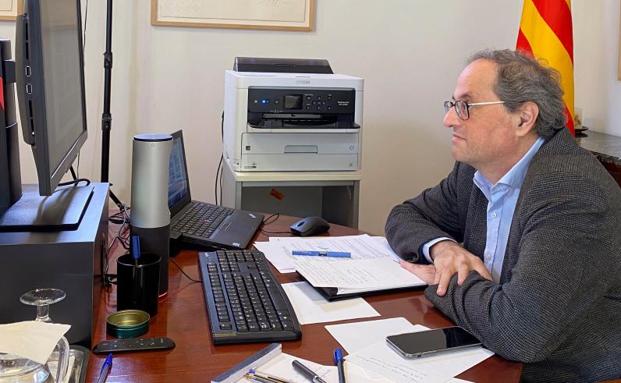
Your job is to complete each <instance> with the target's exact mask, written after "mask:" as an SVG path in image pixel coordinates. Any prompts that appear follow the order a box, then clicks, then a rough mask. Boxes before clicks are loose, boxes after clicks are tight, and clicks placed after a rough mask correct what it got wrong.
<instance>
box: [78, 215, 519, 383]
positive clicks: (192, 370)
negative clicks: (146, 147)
mask: <svg viewBox="0 0 621 383" xmlns="http://www.w3.org/2000/svg"><path fill="white" fill-rule="evenodd" d="M293 222H294V218H291V217H280V218H279V219H278V220H277V221H276V222H275V223H273V224H270V225H268V226H266V227H265V230H267V231H270V232H283V231H287V230H288V225H290V224H291V223H293ZM358 233H359V231H357V230H356V229H351V228H347V227H344V226H338V225H332V228H331V230H330V234H331V235H351V234H358ZM255 239H256V240H259V241H264V240H267V237H266V235H264V234H262V233H259V235H258V236H257V237H256V238H255ZM174 260H175V262H177V264H179V265H180V266H181V267H182V268H183V270H184V271H185V272H186V273H187V274H189V275H190V276H192V278H195V279H200V275H199V271H198V267H197V255H196V251H182V252H181V253H180V254H179V255H178V256H177V257H175V258H174ZM111 261H113V262H114V263H115V260H111ZM114 263H113V264H114ZM274 271H275V270H274ZM275 274H276V275H277V276H278V279H279V280H280V282H281V283H286V282H294V281H299V280H300V277H299V276H298V275H297V274H295V273H292V274H279V273H278V272H277V271H275ZM169 278H170V279H169V289H168V295H167V296H165V297H164V298H162V299H160V301H159V307H158V314H157V315H156V316H155V317H154V318H152V319H151V323H150V329H149V332H148V333H147V334H145V335H144V337H153V336H168V337H170V338H172V339H173V340H174V341H175V343H176V345H177V346H176V347H175V348H174V349H172V350H169V351H157V352H140V353H126V354H116V355H115V358H114V362H113V367H112V370H111V372H110V375H109V378H108V382H138V381H139V382H195V381H196V382H208V381H210V379H211V378H213V377H215V376H217V375H218V374H220V373H221V372H223V371H225V370H227V369H228V368H230V367H232V366H233V365H235V364H236V363H238V362H240V361H241V360H243V359H245V358H246V357H248V356H250V355H251V354H253V353H254V352H256V351H258V350H260V349H261V348H263V347H265V345H266V344H265V343H258V344H241V345H223V346H214V344H213V343H212V341H211V336H210V331H209V323H208V319H207V312H206V311H205V304H204V301H203V290H202V286H201V284H200V283H196V282H192V281H190V280H189V279H188V278H186V277H185V276H184V275H183V274H182V273H181V272H179V270H178V269H177V267H176V266H175V265H173V264H172V263H171V264H169ZM366 299H367V301H368V302H369V303H370V304H371V305H372V306H373V307H374V308H375V309H376V310H377V311H378V312H379V313H380V314H381V318H391V317H401V316H402V317H405V318H407V319H408V320H409V321H410V322H412V323H413V324H422V325H425V326H428V327H446V326H449V325H451V324H452V323H451V322H450V321H449V320H448V319H447V318H446V317H445V316H444V315H443V314H441V313H440V312H439V311H438V310H436V309H435V308H433V306H432V305H431V303H430V302H429V301H428V300H427V299H426V298H425V297H424V295H423V293H422V291H420V290H418V291H407V292H399V293H390V294H380V295H375V296H370V297H367V298H366ZM115 311H116V288H115V287H113V288H111V289H110V290H107V291H106V290H103V289H102V296H101V301H100V306H99V312H98V316H97V321H96V324H95V326H96V328H95V334H94V341H93V342H94V343H93V344H96V343H98V342H100V341H102V340H105V339H108V338H110V337H108V336H106V316H107V315H108V314H110V313H113V312H115ZM368 319H369V318H361V319H354V320H349V321H342V322H343V323H345V322H356V321H364V320H368ZM325 325H326V323H322V324H312V325H303V326H302V339H301V340H298V341H294V342H283V343H282V345H283V351H284V352H286V353H289V354H292V355H295V356H299V357H302V358H306V359H310V360H313V361H315V362H317V363H322V364H325V365H331V364H332V359H331V352H332V350H333V349H334V348H335V347H338V343H337V342H336V340H334V338H332V336H331V335H330V334H329V333H328V332H327V331H326V329H325V328H324V326H325ZM104 358H105V355H103V356H99V355H91V358H90V361H89V365H88V375H87V382H94V381H95V380H96V379H97V374H98V372H99V369H100V368H101V365H102V364H103V361H104ZM520 373H521V364H520V363H514V362H509V361H506V360H504V359H502V358H500V357H498V356H494V357H492V358H489V359H487V360H486V361H484V362H483V363H481V364H479V365H477V366H475V367H473V368H471V369H470V370H468V371H466V372H464V373H463V374H461V375H459V378H462V379H466V380H469V381H474V382H497V381H503V382H517V381H519V376H520Z"/></svg>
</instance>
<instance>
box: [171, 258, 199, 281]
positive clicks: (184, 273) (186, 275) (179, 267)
mask: <svg viewBox="0 0 621 383" xmlns="http://www.w3.org/2000/svg"><path fill="white" fill-rule="evenodd" d="M168 260H169V261H170V262H172V264H173V265H175V266H177V268H178V269H179V271H181V274H183V275H185V277H186V278H188V279H189V280H191V281H192V282H202V281H201V280H200V279H194V278H192V277H191V276H189V275H188V274H187V273H186V272H185V271H183V269H182V268H181V266H179V264H178V263H177V262H175V260H174V259H172V258H168Z"/></svg>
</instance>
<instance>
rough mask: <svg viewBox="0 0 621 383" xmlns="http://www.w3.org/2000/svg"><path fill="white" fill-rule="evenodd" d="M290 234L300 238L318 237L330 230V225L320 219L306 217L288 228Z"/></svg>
mask: <svg viewBox="0 0 621 383" xmlns="http://www.w3.org/2000/svg"><path fill="white" fill-rule="evenodd" d="M290 229H291V232H292V233H293V234H295V235H299V236H301V237H308V236H310V235H318V234H321V233H325V232H326V231H328V230H330V224H329V223H328V222H327V221H326V220H325V219H323V218H321V217H306V218H302V219H301V220H299V221H297V222H296V223H294V224H293V225H291V226H290Z"/></svg>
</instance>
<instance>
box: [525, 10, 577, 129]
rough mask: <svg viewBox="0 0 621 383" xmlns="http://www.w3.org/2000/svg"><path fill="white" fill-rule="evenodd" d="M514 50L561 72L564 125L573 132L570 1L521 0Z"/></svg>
mask: <svg viewBox="0 0 621 383" xmlns="http://www.w3.org/2000/svg"><path fill="white" fill-rule="evenodd" d="M516 47H517V49H519V50H521V51H525V52H529V53H530V54H532V55H533V56H534V57H537V58H539V59H543V61H544V62H545V63H547V65H549V66H551V67H553V68H554V69H556V70H557V71H559V72H560V74H561V87H562V88H563V92H564V95H563V101H564V102H565V114H566V115H567V128H568V129H569V130H570V131H571V134H572V135H573V134H574V43H573V33H572V23H571V0H524V8H523V9H522V21H521V22H520V31H519V33H518V38H517V46H516Z"/></svg>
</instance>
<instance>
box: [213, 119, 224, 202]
mask: <svg viewBox="0 0 621 383" xmlns="http://www.w3.org/2000/svg"><path fill="white" fill-rule="evenodd" d="M220 140H221V141H222V142H224V111H222V116H221V117H220ZM223 160H224V153H222V154H221V155H220V162H219V163H218V168H217V169H216V178H215V179H214V183H213V194H214V200H215V201H216V205H218V181H220V205H221V204H222V170H223V169H222V161H223Z"/></svg>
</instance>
